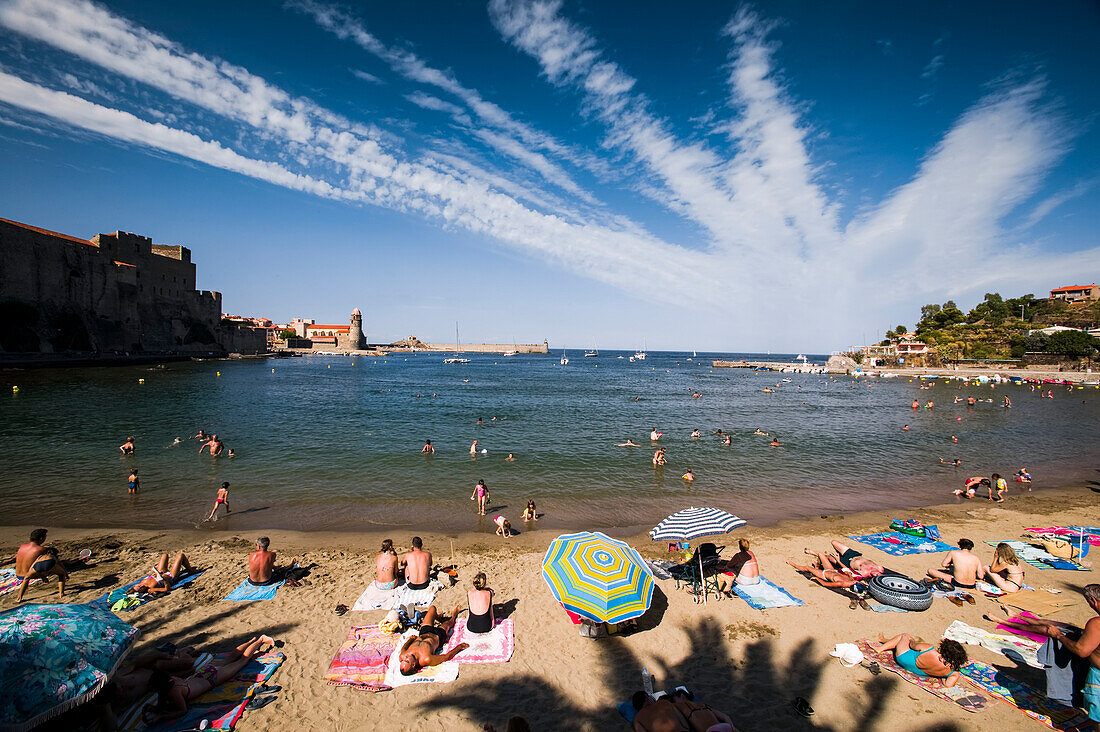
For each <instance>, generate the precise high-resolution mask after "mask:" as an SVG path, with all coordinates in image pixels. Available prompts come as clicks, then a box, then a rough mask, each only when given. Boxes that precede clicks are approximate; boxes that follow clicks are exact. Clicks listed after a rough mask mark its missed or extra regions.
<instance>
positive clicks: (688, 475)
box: [680, 468, 695, 483]
mask: <svg viewBox="0 0 1100 732" xmlns="http://www.w3.org/2000/svg"><path fill="white" fill-rule="evenodd" d="M680 477H681V478H683V479H684V480H686V481H687V482H689V483H690V482H692V481H693V480H695V473H693V472H691V468H688V469H687V472H686V473H684V474H683V475H681V476H680Z"/></svg>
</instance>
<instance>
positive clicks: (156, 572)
mask: <svg viewBox="0 0 1100 732" xmlns="http://www.w3.org/2000/svg"><path fill="white" fill-rule="evenodd" d="M194 571H195V570H194V568H193V567H192V566H191V562H189V561H187V555H186V554H184V553H183V552H180V553H179V554H177V555H176V558H175V560H174V561H173V562H172V567H171V568H169V567H168V554H167V553H165V554H161V555H160V559H159V560H158V561H157V563H156V565H155V566H154V567H153V576H152V577H146V578H145V579H143V580H142V581H141V582H138V583H137V585H135V586H134V589H132V590H130V592H131V593H133V594H135V595H151V594H154V593H164V592H168V591H169V590H171V589H172V585H174V584H176V583H177V582H179V581H180V580H181V579H183V578H184V577H186V576H187V575H189V574H191V573H192V572H194Z"/></svg>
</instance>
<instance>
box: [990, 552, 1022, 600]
mask: <svg viewBox="0 0 1100 732" xmlns="http://www.w3.org/2000/svg"><path fill="white" fill-rule="evenodd" d="M984 569H985V576H986V577H987V578H988V579H989V581H990V582H992V583H993V584H995V585H997V587H998V588H1000V589H1001V591H1002V592H1004V593H1006V594H1011V593H1013V592H1019V591H1020V590H1021V589H1023V587H1024V568H1023V567H1021V566H1020V560H1019V559H1018V558H1017V557H1016V552H1014V551H1013V550H1012V547H1010V546H1009V545H1008V544H1006V543H1004V542H1003V541H1002V542H1001V543H1000V544H998V545H997V550H996V552H995V553H994V555H993V564H991V565H989V566H988V567H985V568H984Z"/></svg>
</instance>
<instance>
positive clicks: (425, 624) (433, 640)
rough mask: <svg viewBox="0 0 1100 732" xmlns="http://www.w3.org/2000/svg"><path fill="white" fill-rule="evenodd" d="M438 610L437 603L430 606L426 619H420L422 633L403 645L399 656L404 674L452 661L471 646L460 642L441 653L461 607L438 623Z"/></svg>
mask: <svg viewBox="0 0 1100 732" xmlns="http://www.w3.org/2000/svg"><path fill="white" fill-rule="evenodd" d="M438 612H439V611H437V610H436V609H435V605H432V606H430V607H429V608H428V612H427V613H425V615H424V619H423V620H421V621H420V635H418V636H417V637H415V638H409V639H408V640H407V641H405V645H403V646H401V650H400V651H399V652H398V658H400V659H401V665H400V668H401V675H402V676H412V675H413V674H415V673H416V672H417V671H419V670H420V669H421V668H423V667H424V666H438V665H439V664H441V663H444V662H446V661H450V660H451V659H452V658H454V657H455V656H457V655H458V654H459V653H461V652H462V651H464V650H466V649H467V648H469V647H470V646H469V645H468V644H466V643H459V644H458V645H457V646H455V647H454V648H453V649H452V650H450V651H448V652H447V653H444V654H440V653H439V651H441V650H442V649H443V646H445V645H447V635H448V633H450V631H451V628H453V627H454V624H455V617H456V616H457V615H458V613H459V612H460V609H459V608H457V607H456V608H455V609H454V612H452V613H451V617H449V618H447V619H446V620H444V621H442V622H439V624H438V625H436V623H437V621H439V614H438Z"/></svg>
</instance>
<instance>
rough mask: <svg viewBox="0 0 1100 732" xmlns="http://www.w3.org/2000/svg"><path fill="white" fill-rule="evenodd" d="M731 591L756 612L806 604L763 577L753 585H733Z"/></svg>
mask: <svg viewBox="0 0 1100 732" xmlns="http://www.w3.org/2000/svg"><path fill="white" fill-rule="evenodd" d="M733 591H734V592H736V593H737V596H738V597H740V598H741V599H742V600H744V601H745V602H747V603H748V604H749V605H751V606H752V607H754V608H756V609H757V610H768V609H770V608H773V607H790V606H792V605H805V604H806V603H804V602H802V601H801V600H799V599H798V598H797V597H795V596H794V595H792V594H791V593H789V592H787V591H786V590H784V589H783V588H782V587H780V586H779V585H777V584H774V583H773V582H770V581H768V580H767V579H766V578H764V577H761V578H760V581H759V582H757V583H756V584H755V585H739V584H734V586H733Z"/></svg>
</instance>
